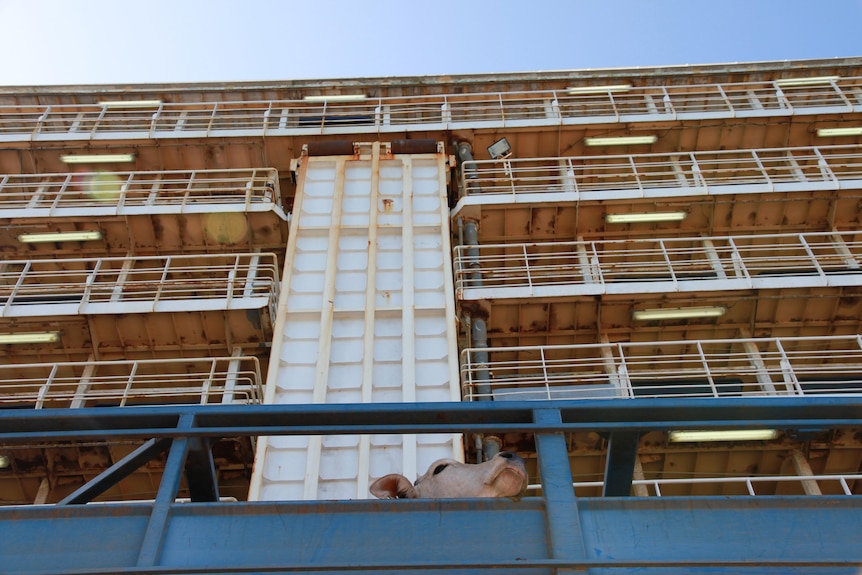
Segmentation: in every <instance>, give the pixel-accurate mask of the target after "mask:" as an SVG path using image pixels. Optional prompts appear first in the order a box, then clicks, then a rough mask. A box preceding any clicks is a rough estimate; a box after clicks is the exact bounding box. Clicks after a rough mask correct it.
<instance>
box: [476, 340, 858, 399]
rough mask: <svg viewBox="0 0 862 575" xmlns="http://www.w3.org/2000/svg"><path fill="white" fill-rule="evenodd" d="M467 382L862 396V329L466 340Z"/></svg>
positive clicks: (554, 391)
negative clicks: (818, 333)
mask: <svg viewBox="0 0 862 575" xmlns="http://www.w3.org/2000/svg"><path fill="white" fill-rule="evenodd" d="M486 358H487V359H486ZM461 383H462V394H463V397H464V399H465V400H467V401H470V400H473V401H475V400H483V399H493V400H494V401H498V402H499V401H522V400H554V399H566V400H578V399H637V398H648V397H653V398H655V397H667V398H741V397H773V396H774V397H778V396H785V397H786V396H827V395H847V394H852V395H862V336H859V335H852V336H831V337H827V336H824V337H786V338H739V339H715V340H686V341H654V342H620V343H597V344H585V345H547V346H521V347H489V348H467V349H464V350H463V351H462V352H461Z"/></svg>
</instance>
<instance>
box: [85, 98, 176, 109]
mask: <svg viewBox="0 0 862 575" xmlns="http://www.w3.org/2000/svg"><path fill="white" fill-rule="evenodd" d="M99 105H100V106H104V107H105V108H157V107H159V106H161V105H162V101H161V100H109V101H106V102H99Z"/></svg>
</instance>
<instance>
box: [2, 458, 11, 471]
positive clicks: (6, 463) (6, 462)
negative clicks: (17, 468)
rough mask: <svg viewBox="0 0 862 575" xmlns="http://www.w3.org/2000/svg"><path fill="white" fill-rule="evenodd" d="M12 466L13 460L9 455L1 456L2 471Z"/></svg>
mask: <svg viewBox="0 0 862 575" xmlns="http://www.w3.org/2000/svg"><path fill="white" fill-rule="evenodd" d="M10 465H12V458H11V457H9V456H8V455H0V469H6V468H7V467H9V466H10Z"/></svg>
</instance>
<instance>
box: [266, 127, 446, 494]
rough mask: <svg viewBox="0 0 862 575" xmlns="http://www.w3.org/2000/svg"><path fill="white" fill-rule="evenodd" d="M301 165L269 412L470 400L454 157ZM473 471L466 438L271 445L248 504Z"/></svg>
mask: <svg viewBox="0 0 862 575" xmlns="http://www.w3.org/2000/svg"><path fill="white" fill-rule="evenodd" d="M356 152H357V153H355V154H354V155H337V156H334V155H333V156H309V155H306V154H304V155H303V156H302V157H301V158H300V159H299V160H298V162H297V165H296V172H297V178H298V180H297V191H296V199H295V203H294V207H293V217H292V219H291V226H290V237H289V240H288V244H287V255H286V260H285V270H284V284H283V285H284V286H285V288H286V289H284V290H283V292H282V295H281V298H280V301H279V305H278V312H277V320H276V327H275V333H274V336H273V344H272V356H271V361H270V367H269V373H268V375H267V389H266V399H265V402H266V403H277V404H309V403H370V402H376V403H377V402H417V401H422V402H425V401H460V386H459V374H458V356H457V353H458V352H457V342H456V327H455V308H454V305H455V298H454V288H453V279H452V260H451V257H452V256H451V246H450V236H449V219H448V206H447V201H446V179H447V172H448V167H447V158H446V156H445V155H444V153H443V148H442V145H437V152H436V153H422V154H393V153H391V152H390V148H389V145H388V144H386V143H382V144H381V143H379V142H376V143H374V144H362V145H357V148H356ZM442 457H454V458H456V459H460V460H463V447H462V445H461V438H460V436H458V435H452V434H445V435H419V436H416V435H406V436H401V435H370V436H368V435H363V436H356V435H353V436H327V437H320V436H311V437H287V436H278V437H276V436H273V437H264V438H260V440H259V441H258V444H257V452H256V459H255V466H254V474H253V477H252V482H251V489H250V492H249V499H250V500H301V499H305V500H316V499H356V498H360V499H364V498H370V497H372V496H371V495H370V494H369V492H368V486H369V485H370V483H371V482H372V481H373V480H374V479H375V478H377V477H380V476H382V475H385V474H387V473H403V474H404V475H406V476H407V477H408V478H410V479H411V481H412V480H413V479H415V477H416V475H417V472H418V473H419V474H421V473H424V471H425V469H427V467H428V466H429V465H430V464H431V463H432V462H433V461H434V460H436V459H439V458H442Z"/></svg>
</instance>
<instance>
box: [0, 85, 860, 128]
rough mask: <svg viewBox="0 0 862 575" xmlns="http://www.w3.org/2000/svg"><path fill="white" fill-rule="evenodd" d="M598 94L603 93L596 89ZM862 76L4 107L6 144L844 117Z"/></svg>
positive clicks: (856, 103)
mask: <svg viewBox="0 0 862 575" xmlns="http://www.w3.org/2000/svg"><path fill="white" fill-rule="evenodd" d="M596 90H598V91H596ZM859 109H862V78H855V77H850V78H837V79H832V80H829V81H828V82H824V83H820V84H817V85H796V86H788V85H783V86H782V85H780V83H777V82H772V81H769V82H742V83H723V84H702V85H685V86H673V85H670V86H630V87H629V86H619V85H618V86H607V87H605V89H602V87H590V89H589V90H586V91H584V90H580V91H579V90H577V89H574V90H567V89H562V90H533V91H499V92H482V93H468V94H440V95H426V96H393V97H385V98H364V99H361V100H360V101H358V102H356V101H352V102H344V101H340V102H339V101H334V100H330V101H325V102H322V103H321V102H311V101H306V100H256V101H232V102H193V103H170V102H156V101H154V102H149V103H148V102H141V103H136V102H134V101H129V102H128V103H124V104H120V105H117V104H116V103H113V102H112V103H106V104H69V105H57V104H55V105H10V106H0V141H21V140H70V139H72V140H74V139H78V140H93V139H128V138H178V137H180V138H181V137H207V136H219V135H220V136H243V135H267V134H272V135H302V134H339V133H340V134H351V133H364V132H368V131H369V130H374V131H378V132H387V131H388V132H401V131H413V130H429V129H453V128H482V127H519V126H520V127H524V126H543V125H567V124H575V125H576V124H586V123H616V122H637V121H656V120H667V119H712V118H734V117H760V116H784V115H804V114H822V113H843V112H852V111H858V110H859Z"/></svg>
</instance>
